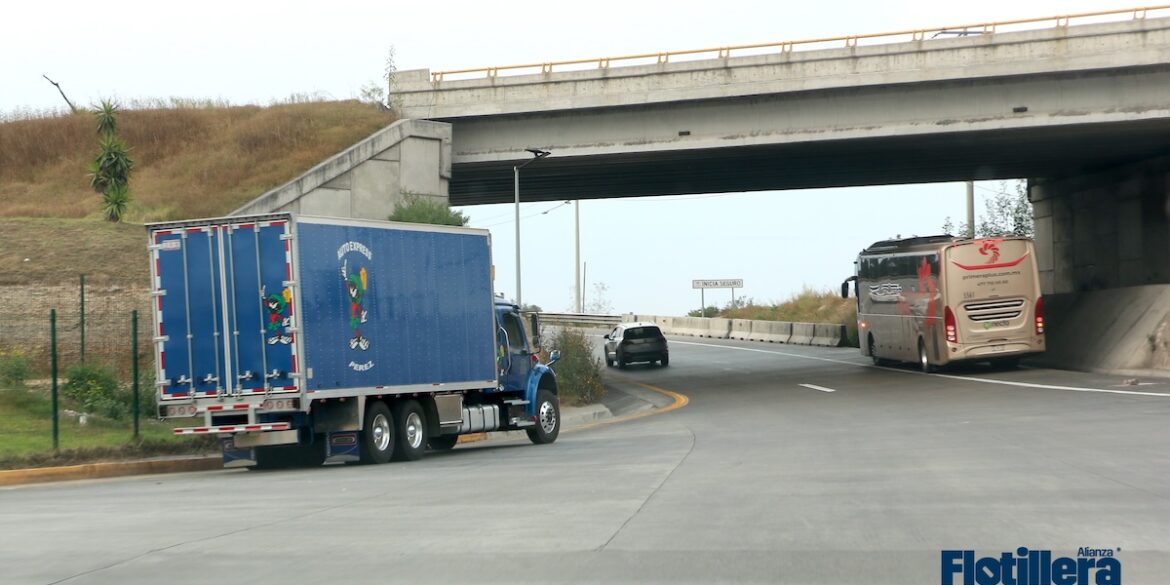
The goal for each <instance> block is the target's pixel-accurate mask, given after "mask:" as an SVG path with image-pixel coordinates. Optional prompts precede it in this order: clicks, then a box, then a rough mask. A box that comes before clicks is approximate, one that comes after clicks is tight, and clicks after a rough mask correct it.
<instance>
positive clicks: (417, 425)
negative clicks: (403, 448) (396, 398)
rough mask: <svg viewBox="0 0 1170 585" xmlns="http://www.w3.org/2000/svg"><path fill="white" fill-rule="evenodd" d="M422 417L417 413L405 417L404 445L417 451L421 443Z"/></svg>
mask: <svg viewBox="0 0 1170 585" xmlns="http://www.w3.org/2000/svg"><path fill="white" fill-rule="evenodd" d="M422 426H423V425H422V417H421V416H419V415H418V413H417V412H412V413H410V414H408V415H406V444H407V445H410V448H411V449H418V448H419V447H421V446H422V442H423V428H422Z"/></svg>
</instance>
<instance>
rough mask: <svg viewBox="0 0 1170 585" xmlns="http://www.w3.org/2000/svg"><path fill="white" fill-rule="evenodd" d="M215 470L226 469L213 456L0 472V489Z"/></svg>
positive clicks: (218, 458) (220, 458)
mask: <svg viewBox="0 0 1170 585" xmlns="http://www.w3.org/2000/svg"><path fill="white" fill-rule="evenodd" d="M212 469H223V457H222V456H220V455H212V456H207V457H190V458H185V459H160V460H156V461H113V462H106V463H87V464H84V465H69V466H65V467H39V468H33V469H9V470H4V471H0V486H9V485H21V484H26V483H41V482H50V481H67V480H75V479H99V478H103V477H121V476H126V475H145V474H152V473H177V472H183V471H208V470H212Z"/></svg>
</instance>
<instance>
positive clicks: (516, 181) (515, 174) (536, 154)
mask: <svg viewBox="0 0 1170 585" xmlns="http://www.w3.org/2000/svg"><path fill="white" fill-rule="evenodd" d="M524 150H526V151H528V152H530V153H532V158H531V159H529V160H527V161H524V164H521V165H516V166H514V167H512V178H513V185H514V187H515V195H516V205H515V207H516V305H517V306H522V305H523V304H524V302H523V300H522V296H521V293H520V169H522V168H524V167H526V166H528V165H530V164H532V162H533V161H537V160H540V159H542V158H544V157H546V156H548V155H550V154H552V153H551V152H549V151H547V150H541V149H539V148H525V149H524Z"/></svg>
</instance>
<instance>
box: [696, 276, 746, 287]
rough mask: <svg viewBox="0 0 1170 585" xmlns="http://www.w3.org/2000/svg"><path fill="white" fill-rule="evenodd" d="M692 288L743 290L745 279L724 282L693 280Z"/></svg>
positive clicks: (725, 280) (727, 279)
mask: <svg viewBox="0 0 1170 585" xmlns="http://www.w3.org/2000/svg"><path fill="white" fill-rule="evenodd" d="M691 288H743V279H742V278H724V279H722V280H692V281H691Z"/></svg>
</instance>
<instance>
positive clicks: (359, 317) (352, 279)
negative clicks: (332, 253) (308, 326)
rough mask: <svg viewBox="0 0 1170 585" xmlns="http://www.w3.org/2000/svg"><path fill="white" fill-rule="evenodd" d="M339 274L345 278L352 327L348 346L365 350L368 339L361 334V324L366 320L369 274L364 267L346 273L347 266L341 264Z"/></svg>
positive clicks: (368, 343) (368, 344) (367, 346)
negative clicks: (355, 271) (351, 335)
mask: <svg viewBox="0 0 1170 585" xmlns="http://www.w3.org/2000/svg"><path fill="white" fill-rule="evenodd" d="M341 275H342V277H344V278H345V291H346V295H347V296H348V298H349V326H350V328H352V329H353V337H351V338H350V340H349V348H350V349H360V350H362V351H365V350H367V349H369V348H370V340H369V339H367V338H365V337H363V336H362V331H361V325H362V323H365V322H366V308H365V300H366V291H367V290H369V286H370V278H369V274H368V273H367V272H366V269H365V268H364V267H363V268H361V269H360V270H358V271H357V273H348V271H347V266H346V265H345V264H343V265H342V267H341Z"/></svg>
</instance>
